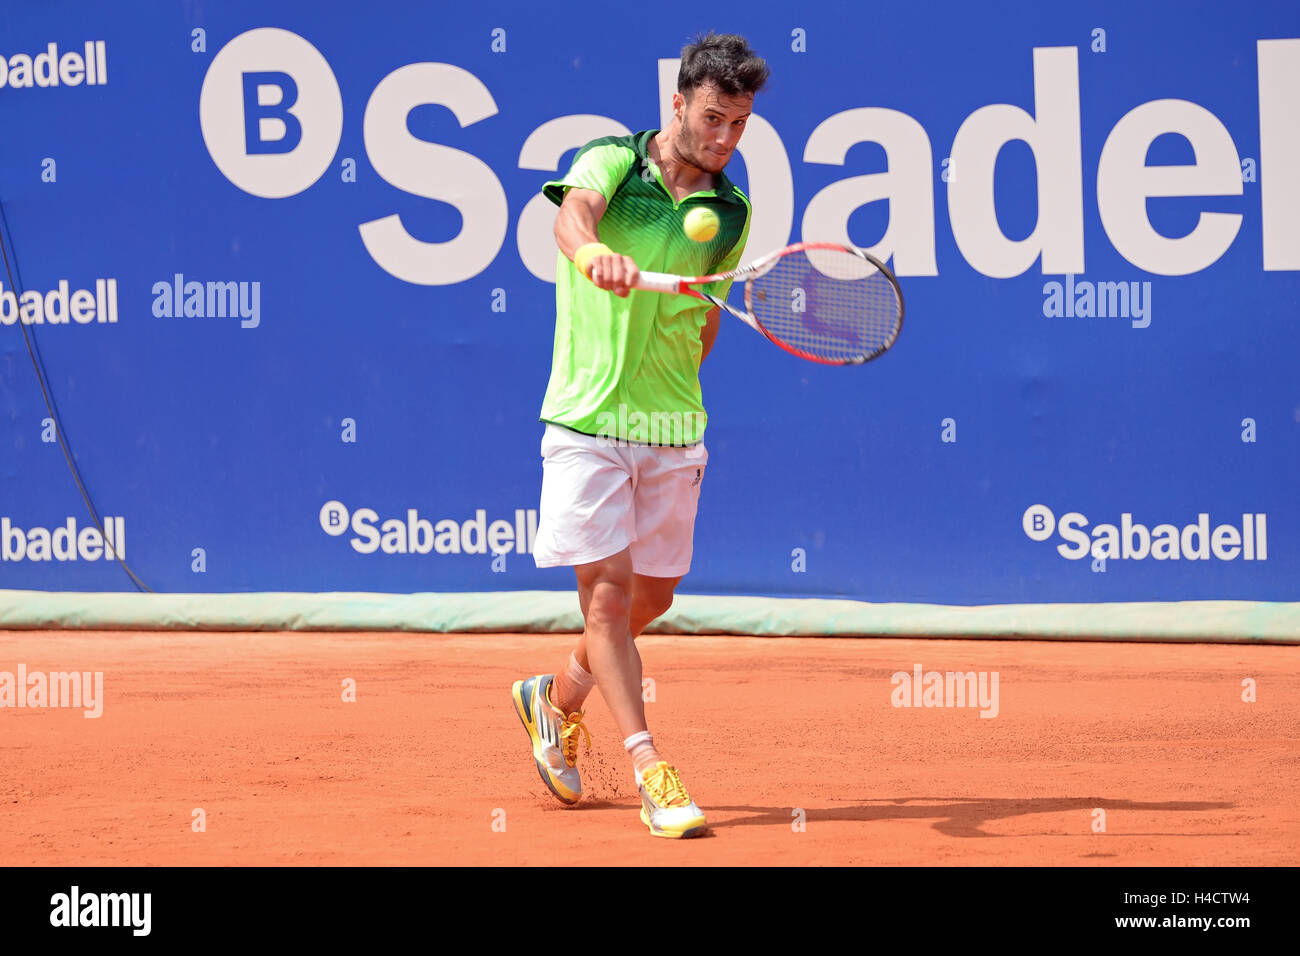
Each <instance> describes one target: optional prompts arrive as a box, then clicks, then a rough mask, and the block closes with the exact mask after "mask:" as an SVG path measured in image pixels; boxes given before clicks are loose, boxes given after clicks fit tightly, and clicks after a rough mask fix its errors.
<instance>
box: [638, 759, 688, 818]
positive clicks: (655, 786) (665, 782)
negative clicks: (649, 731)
mask: <svg viewBox="0 0 1300 956" xmlns="http://www.w3.org/2000/svg"><path fill="white" fill-rule="evenodd" d="M641 782H642V785H643V786H644V787H645V788H646V790H647V792H649V794H650V796H651V797H652V798H653V799H654V802H655V803H656V804H658V805H659V806H661V807H685V806H688V805H689V804H690V802H691V798H690V796H689V795H688V794H687V793H686V788H685V787H684V786H682V779H681V777H679V776H677V771H676V770H674V769H673V768H672V767H670V766H669V765H668V764H667V763H665V762H663V761H660V762H659V763H657V764H655V765H654V766H653V767H651V768H650V769H649V770H647V771H646V772H645V773H644V774H643V775H642V777H641Z"/></svg>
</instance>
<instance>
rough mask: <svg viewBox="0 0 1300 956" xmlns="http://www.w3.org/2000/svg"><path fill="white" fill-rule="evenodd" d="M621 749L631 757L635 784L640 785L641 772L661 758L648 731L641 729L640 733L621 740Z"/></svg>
mask: <svg viewBox="0 0 1300 956" xmlns="http://www.w3.org/2000/svg"><path fill="white" fill-rule="evenodd" d="M623 749H624V750H626V751H627V752H628V753H629V754H630V755H631V757H632V766H633V769H634V770H635V771H636V782H637V786H640V785H641V773H642V771H644V770H646V769H647V768H649V767H653V766H654V765H655V764H657V763H658V762H659V761H660V760H661V759H663V758H661V757H660V756H659V751H657V750H655V742H654V738H653V737H651V736H650V731H648V730H643V731H641V732H640V733H636V734H633V735H632V736H631V737H629V738H627V740H625V741H623Z"/></svg>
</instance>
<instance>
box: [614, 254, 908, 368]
mask: <svg viewBox="0 0 1300 956" xmlns="http://www.w3.org/2000/svg"><path fill="white" fill-rule="evenodd" d="M725 279H744V280H745V310H744V311H743V312H742V311H741V310H739V309H736V308H733V307H732V306H730V305H728V304H727V303H726V302H723V301H722V300H721V299H718V298H716V297H715V296H712V295H710V294H709V293H707V292H704V291H703V290H700V289H694V288H691V287H692V286H699V285H704V284H707V283H710V282H718V281H720V280H725ZM634 287H635V288H637V289H644V290H646V291H648V292H673V293H677V294H680V295H690V296H694V297H695V298H697V299H702V300H704V301H705V302H708V303H710V304H712V305H715V306H717V307H718V308H720V309H724V310H725V311H727V312H730V313H731V314H732V315H734V316H735V317H736V318H738V319H740V320H741V321H742V322H745V323H747V324H748V325H750V326H752V327H753V328H755V329H757V330H758V331H759V332H761V333H762V334H763V335H764V336H766V337H767V338H768V339H769V340H771V341H772V342H774V343H776V344H777V345H779V346H780V347H781V348H783V349H785V350H786V351H787V352H790V353H791V354H793V355H797V356H799V357H800V358H804V359H808V360H810V361H813V362H821V363H823V364H826V365H860V364H862V363H863V362H866V361H869V360H870V359H873V358H876V357H877V356H878V355H882V354H884V352H885V351H886V350H887V349H889V347H890V346H892V345H893V344H894V342H895V340H897V338H898V333H899V332H900V331H901V330H902V328H903V293H902V290H901V289H899V287H898V280H897V279H895V278H894V275H893V273H892V272H890V271H889V269H888V268H887V267H886V266H885V265H884V263H882V262H880V260H878V259H876V258H875V257H874V256H872V255H870V254H868V253H865V252H863V251H862V250H861V249H857V248H854V247H853V246H845V245H840V244H839V243H833V242H799V243H795V244H794V245H792V246H786V247H785V248H784V249H780V250H778V251H777V252H773V253H771V254H770V255H766V256H763V257H762V258H761V259H757V260H755V261H754V262H751V263H749V264H748V265H745V266H741V267H740V268H739V269H735V270H733V271H731V272H724V273H722V274H720V275H711V276H695V277H693V278H691V277H684V276H675V275H667V274H665V273H661V272H642V273H641V274H640V277H639V278H638V279H637V280H636V282H635V283H634Z"/></svg>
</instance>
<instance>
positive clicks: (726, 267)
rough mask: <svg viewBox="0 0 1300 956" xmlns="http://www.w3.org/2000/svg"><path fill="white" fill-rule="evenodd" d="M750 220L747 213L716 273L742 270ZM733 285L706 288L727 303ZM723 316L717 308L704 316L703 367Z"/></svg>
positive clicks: (710, 285)
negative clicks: (738, 232)
mask: <svg viewBox="0 0 1300 956" xmlns="http://www.w3.org/2000/svg"><path fill="white" fill-rule="evenodd" d="M749 218H750V217H749V215H748V213H746V215H745V225H744V227H743V228H742V229H741V231H740V238H739V239H738V240H737V241H736V244H735V245H734V246H732V247H731V251H730V252H729V253H727V257H726V258H725V259H723V260H722V262H720V263H718V265H717V266H716V270H715V271H717V272H730V271H731V270H733V269H738V268H740V257H741V255H742V254H743V253H744V251H745V244H746V243H747V242H749ZM731 283H732V280H731V279H726V280H723V281H722V282H714V283H710V284H709V285H707V286H705V288H706V289H707V290H708V291H709V292H710V293H711V294H712V295H714V296H716V297H717V298H719V299H721V300H722V301H724V302H725V301H726V299H727V295H728V294H729V293H730V292H731ZM721 315H722V310H721V309H719V308H718V307H717V306H714V307H713V308H712V309H709V311H708V312H706V313H705V314H704V327H703V328H702V329H700V344H701V345H702V346H703V349H702V350H701V352H700V364H701V365H703V364H704V357H705V356H706V355H708V354H709V350H710V349H711V348H713V340H714V339H716V338H717V337H718V325H719V322H720V318H721Z"/></svg>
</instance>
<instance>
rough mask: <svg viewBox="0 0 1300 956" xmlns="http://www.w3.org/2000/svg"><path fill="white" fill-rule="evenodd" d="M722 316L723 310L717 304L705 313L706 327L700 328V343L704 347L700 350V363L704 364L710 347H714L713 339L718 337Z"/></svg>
mask: <svg viewBox="0 0 1300 956" xmlns="http://www.w3.org/2000/svg"><path fill="white" fill-rule="evenodd" d="M721 316H722V310H721V309H719V308H718V307H717V306H714V307H713V308H712V309H709V311H708V312H707V313H705V315H704V328H702V329H700V344H701V345H703V346H704V348H703V349H702V350H701V351H700V364H701V365H703V364H704V359H705V358H707V357H708V354H709V349H711V348H713V340H714V339H716V338H717V337H718V324H719V319H720V318H721Z"/></svg>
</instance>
